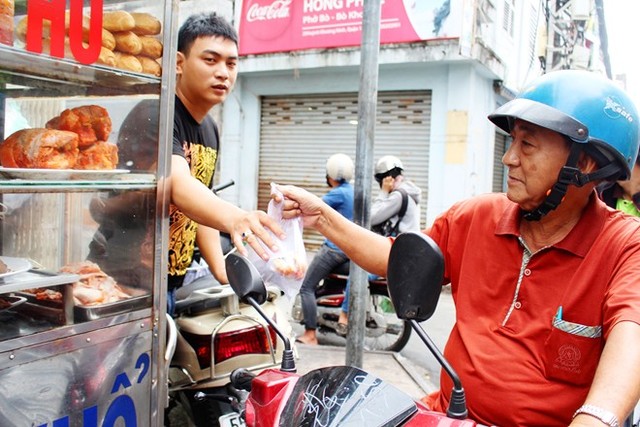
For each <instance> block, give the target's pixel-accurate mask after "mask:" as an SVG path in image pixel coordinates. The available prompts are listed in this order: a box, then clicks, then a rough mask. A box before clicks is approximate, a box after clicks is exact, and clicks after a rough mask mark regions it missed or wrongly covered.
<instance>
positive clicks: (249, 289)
mask: <svg viewBox="0 0 640 427" xmlns="http://www.w3.org/2000/svg"><path fill="white" fill-rule="evenodd" d="M224 264H225V267H226V269H227V278H228V279H229V285H231V289H233V292H235V293H236V295H238V298H240V301H242V302H244V303H247V302H248V299H249V297H251V298H253V299H254V300H255V301H256V302H257V303H258V304H262V303H264V302H265V301H266V300H267V288H266V287H265V286H264V282H263V280H262V277H261V276H260V273H259V272H258V270H257V269H256V267H255V266H254V265H253V264H251V261H249V260H248V259H247V258H245V257H244V256H242V255H240V254H238V253H237V252H233V253H230V254H229V255H227V257H226V259H225V262H224Z"/></svg>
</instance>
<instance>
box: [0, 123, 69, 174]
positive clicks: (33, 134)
mask: <svg viewBox="0 0 640 427" xmlns="http://www.w3.org/2000/svg"><path fill="white" fill-rule="evenodd" d="M77 158H78V134H76V133H74V132H67V131H64V130H56V129H42V128H35V129H22V130H19V131H17V132H14V133H12V134H11V135H9V137H7V139H5V140H4V141H3V142H2V143H0V164H1V165H2V166H3V167H6V168H42V169H73V167H74V166H75V165H76V160H77Z"/></svg>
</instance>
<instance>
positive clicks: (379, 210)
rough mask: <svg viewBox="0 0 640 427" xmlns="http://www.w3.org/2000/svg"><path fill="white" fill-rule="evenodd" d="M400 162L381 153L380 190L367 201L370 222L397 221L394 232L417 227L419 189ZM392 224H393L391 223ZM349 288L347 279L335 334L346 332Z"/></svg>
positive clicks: (378, 166)
mask: <svg viewBox="0 0 640 427" xmlns="http://www.w3.org/2000/svg"><path fill="white" fill-rule="evenodd" d="M403 171H404V166H403V165H402V162H401V161H400V159H399V158H397V157H395V156H382V157H380V159H378V161H377V162H376V167H375V170H374V173H375V175H374V179H375V180H376V182H377V183H378V184H379V185H380V192H379V193H378V196H377V197H376V198H375V200H374V201H373V203H372V204H371V226H376V225H379V224H382V223H384V222H385V221H387V220H388V221H390V222H391V224H393V226H396V225H397V232H396V233H395V234H399V233H403V232H405V231H420V196H421V194H422V190H421V189H420V187H418V186H417V185H415V184H414V183H413V182H412V181H410V180H408V179H406V178H405V176H404V174H403ZM402 192H404V194H406V197H407V207H406V211H405V213H404V215H403V216H402V218H399V213H400V210H401V209H402V198H403V197H404V196H403V194H402ZM394 228H395V227H394ZM378 277H380V276H379V275H377V274H369V279H370V280H374V279H376V278H378ZM349 292H350V282H349V281H347V286H346V288H345V290H344V295H345V297H344V300H343V301H342V307H341V311H340V316H338V325H337V326H336V332H337V333H338V335H342V336H344V335H346V334H347V330H348V327H347V325H348V323H349V318H348V316H347V313H348V312H349Z"/></svg>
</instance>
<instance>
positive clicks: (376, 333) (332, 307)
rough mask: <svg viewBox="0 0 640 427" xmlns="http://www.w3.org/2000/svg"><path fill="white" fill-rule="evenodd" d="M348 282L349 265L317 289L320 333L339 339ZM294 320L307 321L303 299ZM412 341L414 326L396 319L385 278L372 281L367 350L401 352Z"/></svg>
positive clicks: (296, 306)
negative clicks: (337, 330)
mask: <svg viewBox="0 0 640 427" xmlns="http://www.w3.org/2000/svg"><path fill="white" fill-rule="evenodd" d="M348 279H349V261H347V262H346V263H344V264H342V265H340V266H339V267H337V268H336V269H335V270H334V271H332V272H331V274H329V275H328V276H327V277H325V278H324V279H323V280H322V281H321V283H320V285H319V286H318V288H317V289H316V292H315V295H316V307H317V311H318V316H317V323H318V332H321V333H324V334H336V335H339V334H338V333H337V332H336V327H337V325H338V316H339V315H340V311H341V307H342V302H343V301H344V298H345V289H346V286H347V280H348ZM291 317H292V319H293V320H294V321H295V322H299V323H303V321H304V316H303V314H302V302H301V299H300V295H297V296H296V298H295V300H294V303H293V307H292V310H291ZM409 338H411V326H410V325H409V323H408V322H405V321H403V320H401V319H398V317H397V316H396V312H395V310H394V308H393V304H392V303H391V299H390V298H389V291H388V288H387V280H386V279H385V278H384V277H375V278H373V277H370V278H369V298H368V307H367V313H366V321H365V337H364V347H365V348H366V349H367V350H383V351H400V350H402V349H403V348H404V347H405V346H406V345H407V343H408V342H409Z"/></svg>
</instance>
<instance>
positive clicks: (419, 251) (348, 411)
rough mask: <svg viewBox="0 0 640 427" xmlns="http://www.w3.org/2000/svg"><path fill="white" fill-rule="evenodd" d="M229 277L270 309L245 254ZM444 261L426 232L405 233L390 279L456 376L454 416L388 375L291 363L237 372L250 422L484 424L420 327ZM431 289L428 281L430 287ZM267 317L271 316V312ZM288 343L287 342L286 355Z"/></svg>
mask: <svg viewBox="0 0 640 427" xmlns="http://www.w3.org/2000/svg"><path fill="white" fill-rule="evenodd" d="M226 266H227V274H228V277H229V282H230V284H231V287H232V288H233V290H234V292H236V293H237V294H238V296H239V297H240V300H241V301H243V302H247V303H249V304H251V305H252V306H253V307H254V308H255V309H256V311H258V312H259V313H261V314H262V313H263V312H262V311H261V309H260V303H261V302H262V301H264V300H265V297H266V292H265V287H264V283H263V282H262V280H261V278H260V275H259V273H258V272H257V270H255V268H254V267H253V266H252V265H251V263H249V262H248V261H247V260H246V258H244V257H241V256H239V255H237V254H232V255H230V256H229V257H228V258H227V259H226ZM443 271H444V261H443V257H442V254H441V253H440V249H439V248H438V247H437V245H436V244H435V243H434V242H433V241H432V240H431V239H430V238H429V237H427V236H425V235H423V234H421V233H405V234H401V235H400V236H398V237H397V238H396V241H395V243H394V245H393V247H392V249H391V254H390V257H389V268H388V282H389V291H390V296H391V299H392V301H393V303H394V306H395V307H396V311H397V314H398V316H399V317H400V318H402V319H403V320H405V321H407V322H408V323H409V324H410V325H411V327H412V328H413V329H414V330H415V331H416V333H417V334H418V335H419V336H420V338H421V339H422V341H423V342H424V343H425V345H426V346H427V347H428V349H429V350H430V351H431V353H432V354H433V355H434V356H435V358H436V359H437V360H438V361H439V362H440V364H441V365H442V367H443V369H444V371H445V372H446V373H447V374H448V375H449V376H450V377H451V379H452V382H453V390H452V397H451V402H450V406H449V408H448V410H447V413H446V414H445V413H439V412H435V411H431V410H430V409H428V408H427V407H426V406H425V405H423V404H422V403H421V402H419V401H414V400H413V399H412V398H411V397H410V396H408V395H407V394H405V393H403V392H402V391H401V390H399V389H397V388H395V387H394V386H392V385H390V384H388V383H385V382H384V381H383V380H381V379H379V378H377V377H375V376H373V375H371V374H369V373H367V372H365V371H363V370H361V369H358V368H355V367H349V366H332V367H326V368H320V369H316V370H312V371H310V372H308V373H307V374H305V375H302V376H301V375H298V374H296V373H295V367H293V366H291V365H292V362H293V361H292V360H287V365H286V366H285V365H284V363H285V360H284V359H283V362H282V363H283V365H281V369H267V370H265V371H263V372H262V373H261V374H259V375H257V376H256V375H254V374H252V373H251V372H248V371H247V370H244V369H237V370H235V371H233V372H232V373H231V383H232V384H233V385H234V386H235V387H236V388H238V389H243V390H246V391H249V397H248V399H247V400H246V405H245V407H244V409H241V411H242V417H243V419H244V420H245V421H246V424H247V426H250V427H253V426H257V427H262V426H265V427H266V426H291V425H322V426H325V427H329V426H341V425H357V424H366V425H368V426H369V425H371V426H424V425H434V426H435V425H437V426H458V427H474V426H479V424H477V423H476V422H474V421H472V420H470V419H468V418H467V416H468V411H467V407H466V398H465V394H464V389H463V388H462V384H461V382H460V379H459V377H458V375H457V374H456V372H455V371H454V370H453V368H452V367H451V366H450V365H449V363H448V362H447V360H446V359H445V358H444V356H443V355H442V353H441V352H440V351H439V350H438V348H437V347H436V346H435V344H433V342H432V341H431V340H430V338H429V337H428V335H427V334H426V333H425V332H424V330H423V329H422V328H421V327H420V324H419V322H422V321H424V320H427V319H428V318H429V317H431V316H432V315H433V312H434V311H435V308H436V305H437V302H438V298H439V295H440V283H439V282H438V283H435V282H436V281H439V280H440V279H441V278H442V275H443ZM430 284H431V285H432V286H429V285H430ZM264 318H265V320H268V317H267V315H266V313H265V314H264ZM288 346H290V344H289V342H288V341H285V353H287V351H290V350H288V348H289V347H288Z"/></svg>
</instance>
